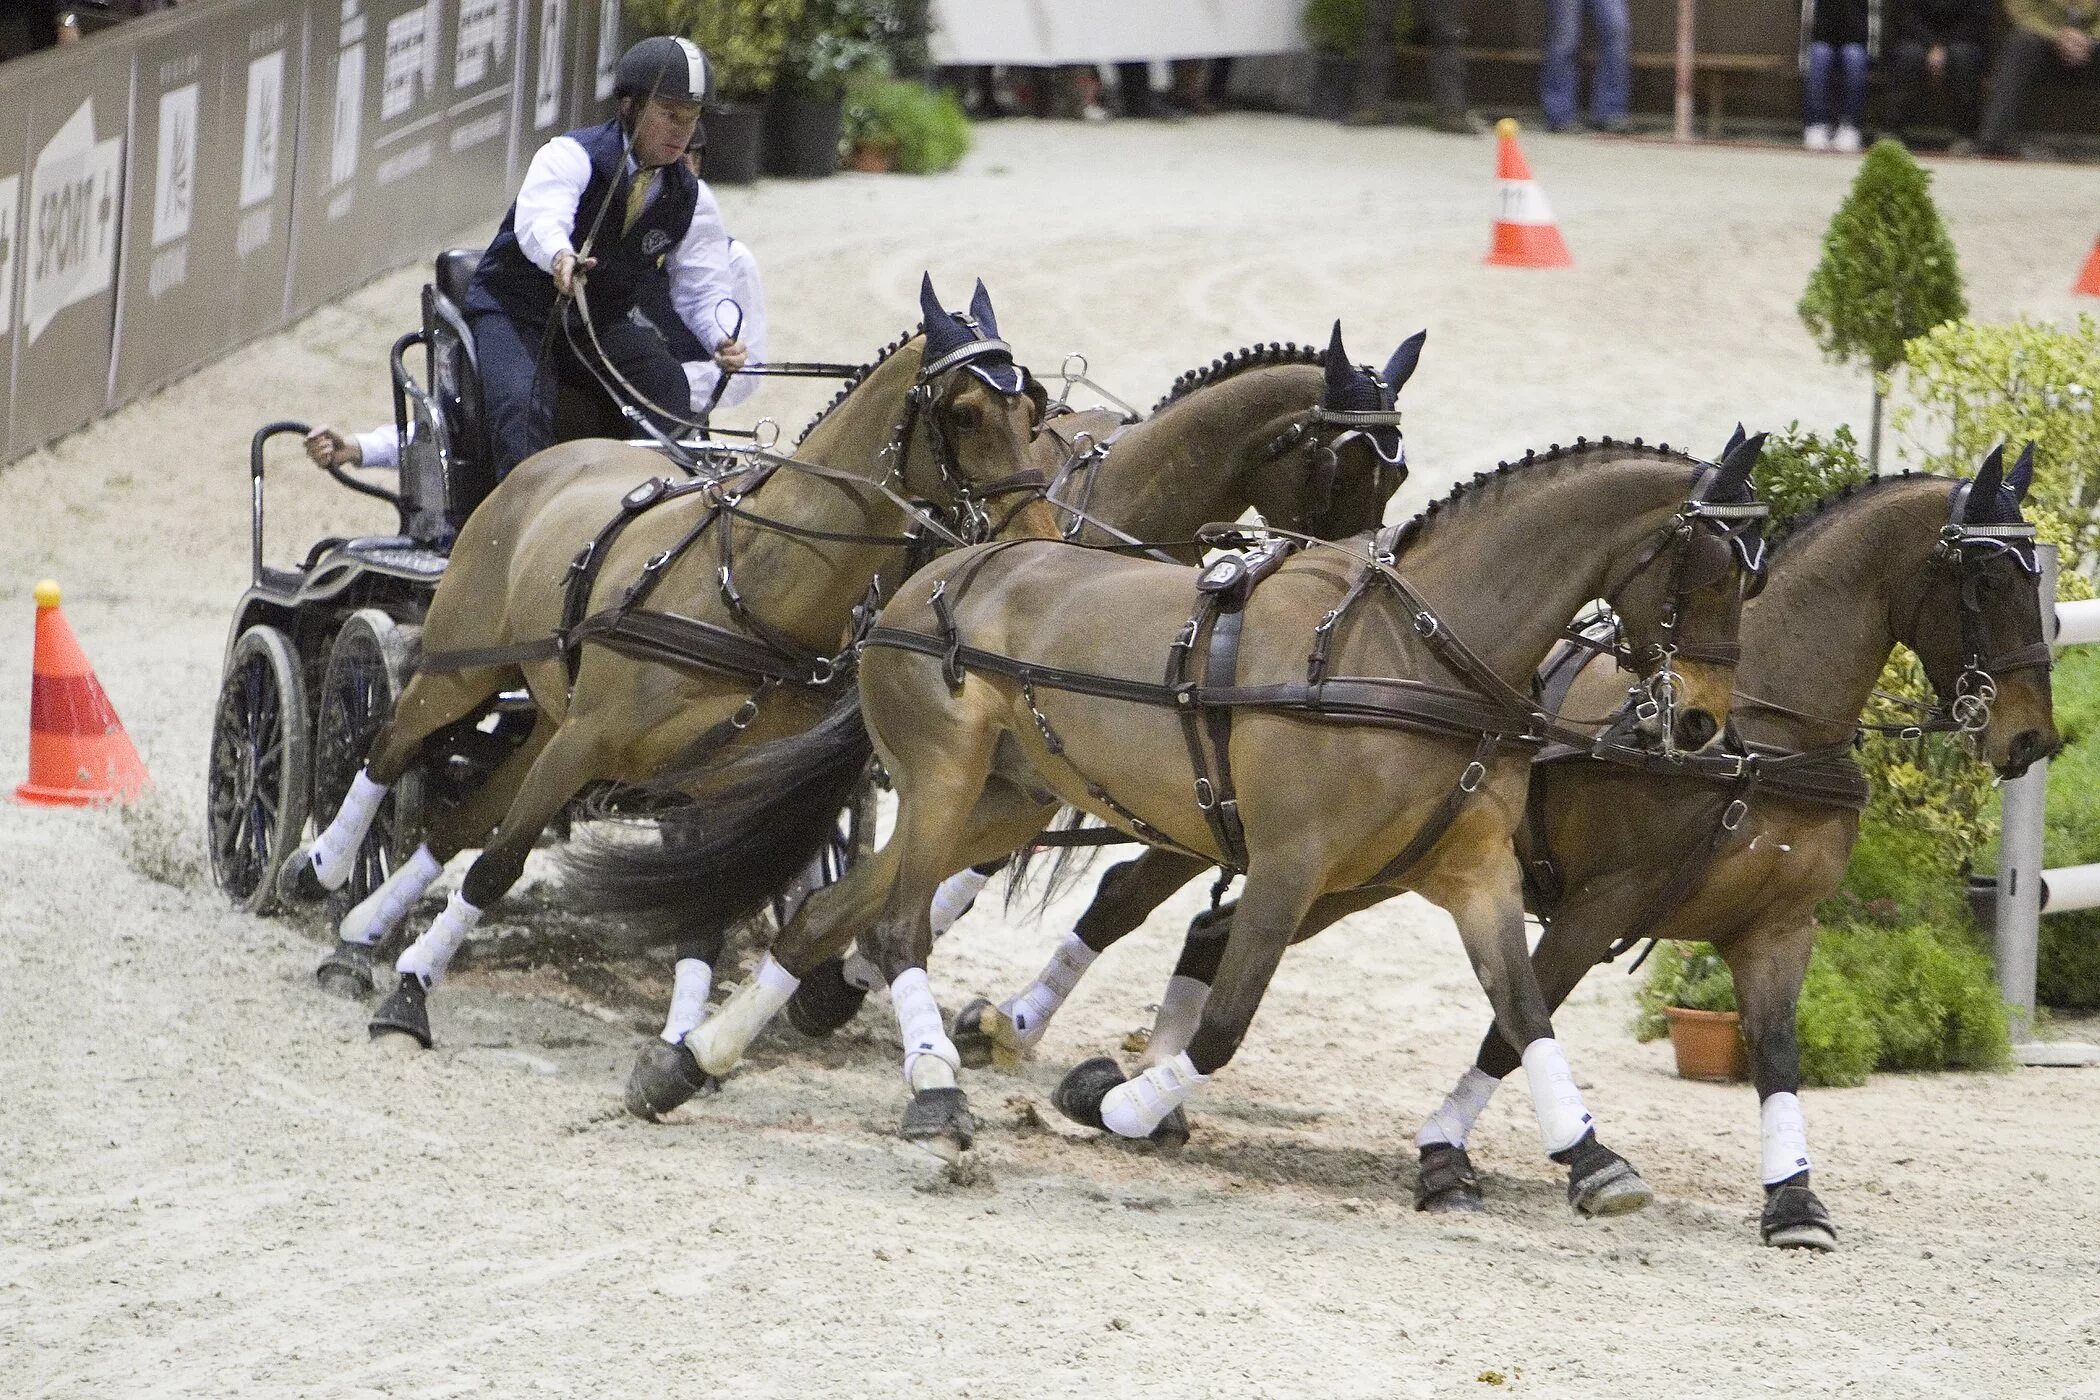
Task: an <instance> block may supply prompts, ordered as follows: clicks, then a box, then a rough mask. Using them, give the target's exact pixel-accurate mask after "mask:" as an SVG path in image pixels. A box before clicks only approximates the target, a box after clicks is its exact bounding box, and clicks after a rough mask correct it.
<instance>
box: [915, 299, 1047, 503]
mask: <svg viewBox="0 0 2100 1400" xmlns="http://www.w3.org/2000/svg"><path fill="white" fill-rule="evenodd" d="M950 314H951V315H953V316H954V317H955V319H956V320H957V321H959V322H961V323H962V324H963V325H965V326H967V327H969V328H970V330H971V331H972V332H978V325H977V322H976V321H975V320H974V319H973V318H971V317H970V316H967V315H964V314H963V313H961V312H951V313H950ZM978 333H980V334H981V332H978ZM995 358H1003V359H1005V361H1006V362H1007V366H1008V367H1009V368H1011V369H1012V371H1013V373H1014V375H1015V376H1016V379H1017V381H1018V383H1019V385H1020V387H1019V388H1017V389H1013V390H1009V389H1007V388H1005V387H1004V386H1003V385H1001V384H999V383H998V382H997V380H996V379H994V378H993V376H992V375H990V374H988V373H984V372H982V371H981V370H977V371H973V373H976V375H977V377H978V378H979V379H980V380H982V381H983V382H984V383H985V384H986V385H987V386H988V387H989V388H991V389H992V390H993V391H994V392H995V393H998V394H1001V395H1003V396H1008V397H1012V396H1015V395H1018V396H1021V397H1026V396H1027V392H1028V391H1027V385H1028V372H1027V371H1026V370H1024V369H1022V368H1021V367H1020V366H1019V364H1018V363H1017V362H1016V361H1015V360H1014V357H1013V347H1012V346H1010V345H1008V344H1007V343H1006V342H1005V341H1004V340H1000V339H998V338H997V337H996V336H986V337H984V338H983V339H978V340H972V341H970V342H968V343H967V344H964V345H959V346H957V347H956V348H955V349H953V350H950V351H948V352H947V353H946V354H944V355H942V356H940V357H939V358H938V359H935V360H933V361H932V362H930V363H927V364H922V365H921V366H920V367H919V375H918V378H917V380H916V381H915V382H914V383H913V384H912V387H911V390H910V392H908V393H907V394H906V395H905V397H904V416H903V417H902V418H901V419H899V420H898V423H897V431H896V432H895V434H893V435H892V436H891V438H890V442H889V445H888V446H887V447H885V448H884V449H883V453H882V455H883V456H886V457H888V458H890V459H891V465H890V469H889V472H888V473H887V474H886V476H885V478H884V479H885V481H890V480H894V481H896V482H897V483H898V484H899V485H900V486H904V487H905V488H907V489H909V486H910V467H911V450H912V445H913V443H914V442H916V441H917V439H918V438H919V436H921V434H919V433H918V432H917V431H916V430H917V428H918V427H919V425H920V423H921V422H922V421H923V422H924V423H925V424H926V426H927V428H928V431H927V432H926V433H925V434H924V435H923V436H926V437H929V438H931V439H932V443H933V466H934V471H935V473H936V475H937V476H938V477H939V479H940V483H941V489H942V490H943V491H945V492H946V493H947V495H948V497H949V499H950V500H951V501H952V502H953V503H954V506H953V508H954V511H955V515H956V519H957V522H958V525H959V527H960V528H959V529H958V531H957V533H958V534H959V535H960V536H961V537H962V540H963V542H964V543H966V544H982V543H983V542H984V541H986V540H988V539H992V538H993V537H995V536H997V535H999V534H1001V533H1003V532H1004V531H1005V529H1006V527H1007V526H1009V525H1011V524H1012V523H1013V521H1014V517H1015V516H1017V515H1019V514H1020V513H1021V512H1022V511H1023V510H1026V509H1027V508H1028V504H1029V502H1030V500H1031V499H1033V498H1036V497H1040V496H1043V495H1045V493H1046V492H1047V491H1048V489H1049V482H1048V481H1047V479H1046V478H1045V477H1044V476H1043V474H1042V472H1040V471H1038V470H1037V469H1035V468H1034V467H1024V468H1022V469H1021V470H1020V471H1017V472H1015V473H1014V474H1013V475H1011V476H1006V477H1001V478H1000V479H999V480H997V481H990V482H976V481H972V480H971V479H970V478H969V477H968V476H966V475H964V474H963V471H962V457H961V453H960V452H959V450H958V449H957V448H956V446H955V441H954V439H953V438H952V437H951V436H950V425H949V424H948V423H946V422H945V421H944V420H943V419H942V418H941V417H940V415H939V414H937V413H935V412H934V411H933V410H934V403H935V399H936V397H937V395H938V389H937V388H936V381H938V380H939V379H941V378H942V377H943V376H944V375H946V374H948V373H949V372H951V371H953V370H959V369H964V368H968V367H970V366H972V365H976V364H978V363H979V362H981V361H986V360H990V359H995ZM1002 496H1012V497H1015V498H1016V499H1015V501H1014V504H1013V505H1012V506H1011V507H1009V508H1008V509H1007V511H1006V513H1005V514H1004V515H1003V516H1001V517H999V518H998V519H997V520H994V519H993V518H992V514H991V512H990V510H988V509H987V503H988V502H992V501H996V500H998V499H999V498H1000V497H1002Z"/></svg>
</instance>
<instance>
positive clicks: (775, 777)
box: [562, 685, 874, 946]
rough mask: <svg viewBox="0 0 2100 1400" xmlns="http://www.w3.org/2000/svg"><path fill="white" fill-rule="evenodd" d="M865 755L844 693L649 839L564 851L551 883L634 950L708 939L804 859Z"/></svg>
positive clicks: (856, 781)
mask: <svg viewBox="0 0 2100 1400" xmlns="http://www.w3.org/2000/svg"><path fill="white" fill-rule="evenodd" d="M873 753H874V745H873V744H872V742H871V741H870V740H869V738H868V731H867V726H866V725H865V724H864V723H862V721H861V714H860V687H859V686H857V685H854V686H848V687H847V688H846V689H845V690H844V691H843V692H841V693H840V695H839V697H838V699H836V700H835V701H833V702H832V706H831V709H830V710H829V711H828V712H826V714H825V715H824V717H823V719H821V720H819V721H818V722H817V724H816V725H815V726H813V727H812V728H810V729H806V730H804V731H803V732H802V733H800V734H796V735H793V736H791V737H789V738H786V739H778V740H775V741H773V742H772V743H767V744H759V745H755V746H753V747H751V748H749V749H747V750H745V751H744V752H743V753H741V754H739V755H738V756H737V757H736V758H735V759H734V760H732V761H731V762H730V763H728V764H726V765H725V766H724V767H723V768H722V769H721V770H719V772H718V773H717V774H715V775H711V780H710V782H709V785H708V791H707V795H706V796H705V797H704V798H702V799H701V800H700V801H698V802H696V803H694V804H693V805H691V806H687V807H678V808H674V809H673V810H671V811H670V812H668V813H666V814H665V815H663V816H662V817H660V818H658V820H657V826H658V828H659V830H660V832H661V837H662V839H661V840H660V841H637V840H633V839H628V840H613V839H608V838H606V837H604V836H599V835H592V836H588V837H584V838H582V839H579V840H576V841H574V842H572V843H571V844H570V845H569V847H568V849H567V850H566V851H565V852H564V853H563V856H562V870H563V883H564V884H565V885H566V886H567V887H568V888H569V889H571V890H573V891H575V893H576V895H577V896H578V898H579V902H580V903H582V904H583V905H584V906H586V907H588V908H590V909H592V910H594V911H603V912H606V913H610V914H616V915H620V916H623V917H624V918H625V919H626V920H627V921H628V923H629V928H630V933H629V937H630V940H631V941H632V942H634V943H635V944H637V945H640V946H654V945H661V944H668V943H679V942H687V941H692V942H700V943H708V942H712V941H713V940H715V939H718V938H719V937H720V936H721V934H722V933H724V932H725V931H727V930H728V929H730V928H732V927H734V926H735V925H736V924H738V923H740V922H741V921H743V920H744V919H747V918H749V917H751V916H752V915H753V914H756V913H757V912H758V911H759V910H760V909H761V908H762V907H764V905H765V903H766V901H768V900H769V899H771V898H773V897H774V896H775V895H777V894H780V893H782V892H783V891H785V890H786V889H787V887H788V885H789V884H790V883H791V882H792V881H793V880H794V878H795V877H796V876H797V875H800V874H801V873H802V872H803V871H804V870H806V869H807V868H808V867H809V864H810V862H811V861H813V860H814V859H816V857H817V855H818V853H819V852H821V851H822V850H823V849H824V848H825V846H826V844H827V843H829V842H830V841H831V840H832V838H833V837H834V836H835V834H836V833H837V830H838V820H839V815H840V813H841V812H842V811H843V810H844V809H845V807H846V805H847V803H848V802H849V801H851V800H852V796H853V792H854V789H855V788H856V787H858V786H859V785H860V782H861V777H862V775H863V774H864V773H865V772H866V770H867V766H868V759H869V758H870V757H871V756H872V755H873Z"/></svg>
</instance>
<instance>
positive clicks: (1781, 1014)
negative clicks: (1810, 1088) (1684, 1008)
mask: <svg viewBox="0 0 2100 1400" xmlns="http://www.w3.org/2000/svg"><path fill="white" fill-rule="evenodd" d="M1815 941H1816V932H1815V923H1814V921H1813V918H1812V916H1811V915H1810V914H1809V913H1808V911H1806V910H1788V911H1785V912H1784V913H1780V914H1774V915H1771V916H1767V917H1766V918H1764V919H1761V920H1759V921H1758V922H1757V923H1755V924H1753V925H1751V926H1750V927H1749V928H1747V929H1745V930H1744V931H1743V932H1742V933H1741V934H1740V935H1738V936H1737V937H1735V938H1732V939H1730V940H1729V941H1728V942H1726V943H1723V944H1721V945H1720V953H1721V956H1722V957H1723V958H1724V959H1726V960H1727V962H1728V970H1729V972H1730V973H1731V974H1733V976H1734V978H1735V999H1736V1005H1737V1007H1739V1008H1740V1009H1741V1011H1742V1014H1743V1031H1744V1033H1745V1034H1746V1035H1747V1036H1748V1038H1749V1041H1750V1066H1751V1074H1752V1077H1753V1078H1754V1079H1755V1081H1756V1083H1757V1098H1758V1104H1759V1117H1760V1119H1761V1127H1762V1131H1761V1133H1760V1135H1759V1136H1760V1138H1761V1139H1762V1152H1761V1162H1760V1168H1761V1170H1760V1173H1759V1175H1760V1179H1761V1180H1762V1181H1763V1182H1764V1188H1765V1209H1764V1217H1763V1219H1762V1220H1761V1221H1760V1222H1759V1227H1758V1230H1759V1234H1760V1235H1761V1236H1762V1237H1763V1239H1764V1242H1765V1243H1766V1244H1768V1245H1773V1246H1776V1247H1777V1248H1780V1249H1815V1250H1833V1249H1836V1248H1837V1230H1836V1228H1835V1227H1834V1226H1833V1225H1832V1224H1831V1223H1830V1212H1828V1211H1827V1210H1825V1209H1824V1208H1823V1202H1822V1201H1820V1200H1818V1199H1817V1197H1816V1193H1815V1192H1814V1191H1813V1190H1812V1189H1810V1187H1809V1180H1808V1174H1809V1163H1808V1127H1807V1125H1806V1124H1805V1123H1804V1122H1803V1121H1802V1118H1801V1099H1800V1089H1801V1046H1800V1042H1799V1040H1798V1039H1797V1038H1796V1032H1795V1022H1794V1010H1795V1007H1796V1005H1797V1004H1798V1003H1799V1001H1800V999H1801V983H1802V981H1803V980H1804V979H1806V978H1807V976H1808V960H1809V956H1810V954H1811V953H1813V952H1814V950H1815Z"/></svg>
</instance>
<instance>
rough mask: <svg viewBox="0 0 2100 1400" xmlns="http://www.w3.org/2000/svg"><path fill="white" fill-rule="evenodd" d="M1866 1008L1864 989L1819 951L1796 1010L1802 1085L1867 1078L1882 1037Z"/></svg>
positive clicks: (1847, 1084)
mask: <svg viewBox="0 0 2100 1400" xmlns="http://www.w3.org/2000/svg"><path fill="white" fill-rule="evenodd" d="M1867 1008H1868V998H1867V996H1866V995H1865V993H1864V992H1863V991H1862V990H1861V989H1860V988H1859V987H1857V986H1855V985H1854V984H1853V983H1852V982H1851V981H1850V980H1849V979H1848V978H1847V977H1846V976H1845V974H1843V973H1842V972H1839V971H1838V970H1837V969H1836V968H1834V967H1832V966H1831V964H1830V958H1829V956H1828V955H1826V954H1825V953H1823V952H1822V951H1821V950H1818V951H1817V952H1816V954H1815V956H1813V957H1811V958H1810V959H1809V963H1808V977H1807V978H1806V979H1805V980H1804V981H1803V982H1802V984H1801V1001H1800V1004H1799V1005H1798V1006H1797V1007H1796V1008H1795V1012H1794V1037H1795V1041H1796V1043H1797V1044H1798V1045H1799V1046H1800V1048H1801V1082H1802V1083H1803V1084H1812V1085H1815V1086H1817V1087H1819V1088H1829V1089H1841V1088H1851V1087H1853V1086H1855V1085H1859V1084H1864V1083H1866V1082H1867V1076H1868V1075H1869V1074H1871V1073H1872V1072H1873V1070H1874V1066H1875V1062H1876V1061H1877V1060H1878V1059H1879V1058H1880V1057H1881V1035H1880V1033H1879V1032H1878V1031H1877V1030H1876V1029H1875V1027H1874V1020H1873V1017H1872V1016H1871V1015H1870V1014H1869V1012H1868V1009H1867Z"/></svg>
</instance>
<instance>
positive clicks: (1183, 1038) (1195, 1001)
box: [1145, 976, 1210, 1069]
mask: <svg viewBox="0 0 2100 1400" xmlns="http://www.w3.org/2000/svg"><path fill="white" fill-rule="evenodd" d="M1209 1000H1210V984H1209V983H1208V982H1198V981H1197V980H1196V979H1195V978H1193V977H1178V976H1177V977H1169V978H1168V979H1167V991H1166V995H1165V996H1162V997H1161V998H1160V999H1159V1015H1158V1016H1157V1017H1155V1018H1153V1022H1152V1039H1151V1040H1149V1041H1147V1042H1146V1044H1145V1067H1146V1068H1147V1069H1150V1068H1151V1067H1152V1066H1153V1065H1156V1064H1159V1063H1161V1062H1163V1061H1166V1060H1171V1059H1173V1058H1174V1057H1175V1056H1176V1055H1179V1054H1180V1053H1181V1052H1182V1051H1184V1050H1186V1049H1188V1048H1189V1041H1190V1040H1191V1039H1193V1038H1194V1036H1195V1034H1196V1027H1198V1026H1200V1025H1202V1024H1203V1004H1204V1003H1205V1002H1207V1001H1209Z"/></svg>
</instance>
